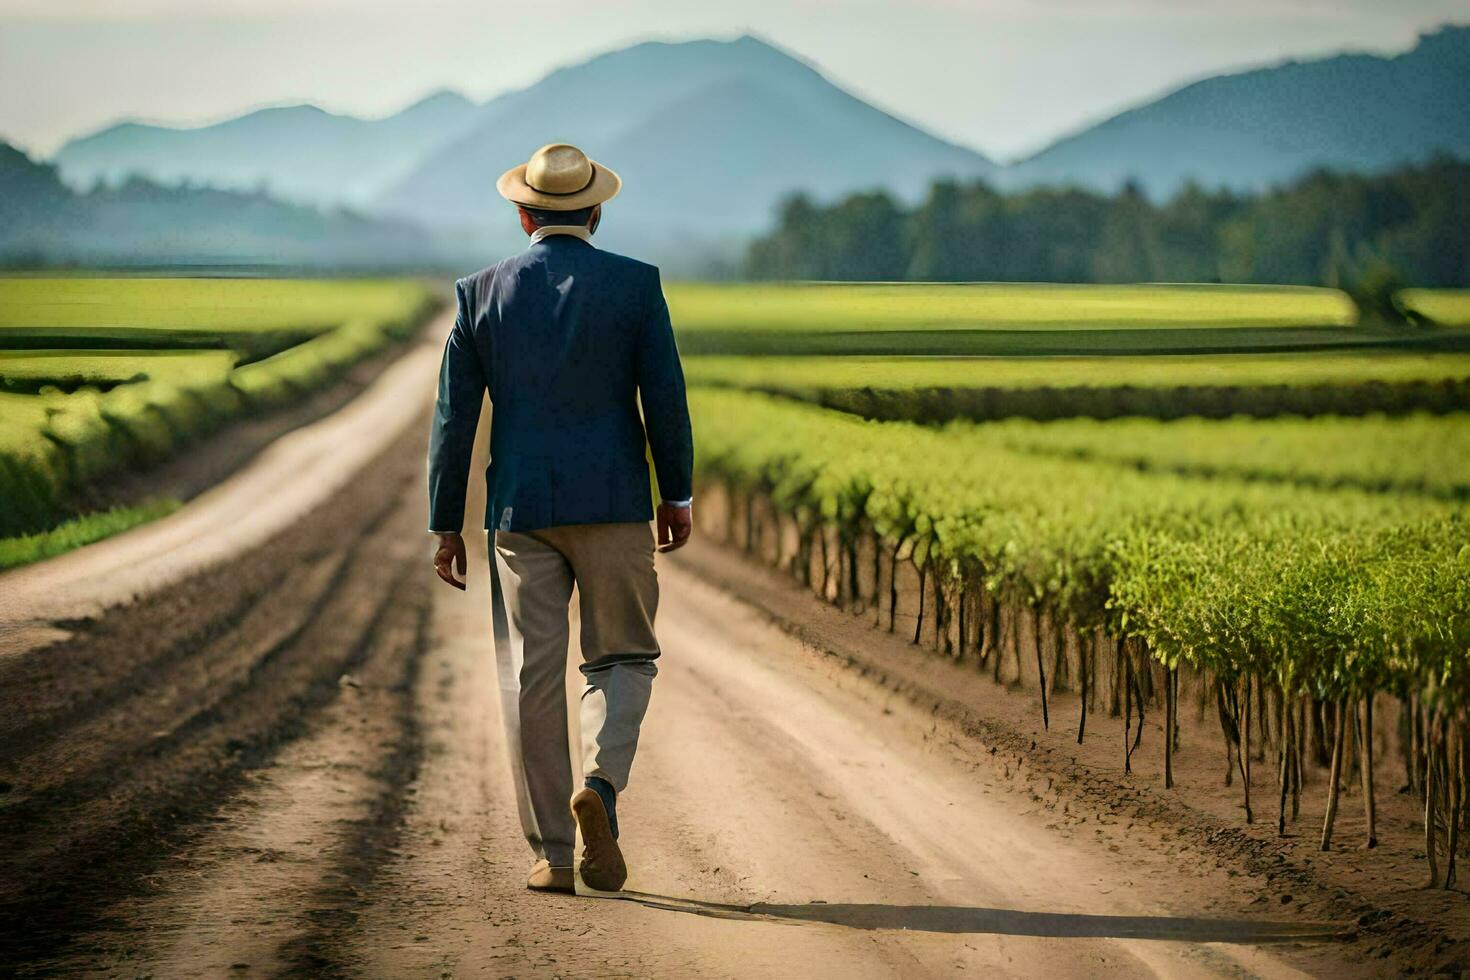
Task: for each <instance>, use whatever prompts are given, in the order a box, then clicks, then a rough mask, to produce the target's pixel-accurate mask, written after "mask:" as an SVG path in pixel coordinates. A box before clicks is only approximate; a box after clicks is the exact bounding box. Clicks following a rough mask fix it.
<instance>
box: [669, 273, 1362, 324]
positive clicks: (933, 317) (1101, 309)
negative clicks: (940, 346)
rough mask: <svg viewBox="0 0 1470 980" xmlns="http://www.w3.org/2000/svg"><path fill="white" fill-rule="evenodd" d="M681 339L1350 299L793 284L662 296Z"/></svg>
mask: <svg viewBox="0 0 1470 980" xmlns="http://www.w3.org/2000/svg"><path fill="white" fill-rule="evenodd" d="M668 299H669V311H670V312H671V313H672V314H673V318H674V323H675V324H676V325H677V326H678V328H679V329H680V330H681V331H684V332H688V333H697V332H699V331H704V330H761V331H772V330H778V331H779V330H797V331H809V330H833V331H843V332H846V331H859V330H1016V329H1022V330H1045V329H1065V330H1077V329H1109V328H1118V327H1128V328H1134V327H1158V328H1179V327H1332V326H1337V327H1345V326H1351V325H1352V324H1353V323H1354V321H1355V319H1356V315H1357V314H1356V310H1355V309H1354V307H1353V304H1352V301H1351V300H1349V299H1348V298H1347V297H1346V296H1345V295H1343V294H1342V293H1340V292H1338V291H1337V290H1333V289H1319V288H1315V287H1304V286H1303V287H1297V286H1172V285H1158V286H1154V285H1143V286H1070V285H1052V284H1029V283H1028V284H1012V283H957V284H953V285H947V284H925V283H918V284H907V283H841V284H837V283H831V284H828V283H791V284H761V285H729V286H725V285H710V284H694V283H680V284H671V285H670V286H669V289H668Z"/></svg>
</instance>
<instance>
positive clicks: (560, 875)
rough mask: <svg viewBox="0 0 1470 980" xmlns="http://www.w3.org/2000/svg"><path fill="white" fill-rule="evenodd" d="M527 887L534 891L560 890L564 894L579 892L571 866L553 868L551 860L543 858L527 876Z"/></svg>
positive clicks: (533, 866)
mask: <svg viewBox="0 0 1470 980" xmlns="http://www.w3.org/2000/svg"><path fill="white" fill-rule="evenodd" d="M526 887H527V888H529V889H531V891H533V892H560V893H561V894H563V895H575V894H576V893H577V884H576V879H575V878H574V877H573V876H572V869H571V868H569V867H563V868H553V867H552V866H551V862H549V861H547V860H546V859H545V858H542V859H541V860H540V861H537V862H536V863H535V864H534V865H532V867H531V873H530V874H529V875H527V876H526Z"/></svg>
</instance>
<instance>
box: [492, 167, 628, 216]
mask: <svg viewBox="0 0 1470 980" xmlns="http://www.w3.org/2000/svg"><path fill="white" fill-rule="evenodd" d="M589 162H590V163H591V164H592V182H591V183H590V184H588V185H587V186H586V187H584V188H582V189H581V190H579V191H575V192H573V193H571V194H545V193H542V192H541V191H538V190H536V188H534V187H532V186H531V185H530V184H528V183H526V164H524V163H523V164H521V165H520V166H519V167H512V168H511V169H509V170H507V171H506V172H505V173H503V174H501V175H500V179H499V180H497V181H496V182H495V189H496V190H497V191H499V192H500V196H501V197H503V198H505V199H506V200H507V201H510V202H511V203H512V204H524V205H525V206H526V207H528V208H540V209H542V210H544V211H580V210H582V209H583V208H590V207H592V206H593V205H594V204H602V203H603V202H604V201H611V200H612V199H613V198H615V197H617V196H618V191H620V190H622V189H623V181H622V178H620V177H619V176H618V175H617V174H615V173H613V172H612V171H611V170H609V169H607V168H606V167H604V166H603V165H602V164H600V163H598V162H597V161H595V160H593V161H589Z"/></svg>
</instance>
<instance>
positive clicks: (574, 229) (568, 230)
mask: <svg viewBox="0 0 1470 980" xmlns="http://www.w3.org/2000/svg"><path fill="white" fill-rule="evenodd" d="M552 235H571V236H572V237H573V238H580V239H582V241H584V242H586V243H587V244H589V245H591V244H592V232H590V231H588V230H587V227H586V226H585V225H543V226H542V227H540V228H537V229H536V230H535V231H534V232H532V233H531V244H532V245H535V244H536V243H537V242H539V241H542V240H543V239H547V238H550V237H551V236H552Z"/></svg>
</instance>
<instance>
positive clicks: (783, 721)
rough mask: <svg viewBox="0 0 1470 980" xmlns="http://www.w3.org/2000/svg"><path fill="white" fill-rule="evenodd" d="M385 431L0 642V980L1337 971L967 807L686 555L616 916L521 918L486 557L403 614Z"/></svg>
mask: <svg viewBox="0 0 1470 980" xmlns="http://www.w3.org/2000/svg"><path fill="white" fill-rule="evenodd" d="M420 360H423V359H422V358H420ZM424 364H428V362H427V361H425V362H424ZM415 370H418V371H424V365H423V364H421V365H418V366H417V367H416V368H415ZM429 370H430V371H431V365H430V366H429ZM423 380H424V381H425V382H426V383H425V385H424V389H423V390H425V391H428V390H430V386H431V383H432V382H431V378H429V377H426V378H425V379H423ZM397 383H399V384H403V383H404V382H403V380H402V379H400V380H399V382H397ZM395 417H396V418H398V420H399V421H398V422H397V423H395V424H396V425H397V426H398V427H399V428H401V433H397V434H395V433H396V430H394V431H390V432H386V433H383V436H384V440H383V445H382V448H381V449H380V451H378V452H377V454H376V455H375V456H372V457H371V458H370V459H368V460H367V465H366V469H364V470H362V471H361V473H360V475H358V476H357V477H356V478H353V479H347V480H344V481H339V482H338V483H336V484H334V487H335V488H336V489H334V491H333V492H332V493H329V494H325V495H323V494H320V493H317V494H315V495H311V494H307V495H305V496H302V495H300V494H297V495H298V496H302V499H303V500H308V501H309V504H308V505H303V506H308V509H306V510H305V511H303V512H302V513H301V514H300V515H299V516H298V517H297V518H295V519H294V521H293V522H292V523H290V524H289V526H285V527H282V528H278V529H276V530H274V531H272V532H271V533H270V535H268V536H266V537H265V538H264V539H263V540H260V541H258V542H256V543H252V544H251V545H250V547H249V548H248V549H247V550H245V551H244V552H242V553H240V554H238V555H237V556H236V557H234V558H233V559H231V560H230V561H228V562H226V563H224V564H214V565H210V564H209V563H208V562H206V561H202V560H201V561H197V562H194V560H193V558H191V557H190V554H189V553H188V549H189V548H190V547H192V546H191V545H190V544H189V542H188V541H187V540H185V541H184V543H183V544H182V545H181V546H180V547H181V548H183V549H184V551H182V552H181V553H180V554H179V556H178V560H179V561H180V562H192V564H189V566H188V567H189V569H190V571H189V574H187V575H184V576H182V577H179V576H175V577H174V579H173V580H172V581H171V584H169V585H168V587H167V588H164V589H161V590H158V591H155V592H152V593H151V594H147V595H144V596H142V597H140V598H138V599H136V600H135V601H131V602H126V603H124V604H122V605H120V606H117V607H114V608H111V609H108V610H107V611H105V612H101V613H98V614H95V615H87V616H83V617H81V618H73V619H51V620H48V621H45V622H42V621H36V620H34V619H33V620H32V621H29V622H22V623H21V625H22V626H23V627H24V630H23V631H22V632H12V633H11V634H9V635H10V637H11V638H12V644H13V645H12V648H11V649H9V650H5V651H0V652H3V653H4V655H3V656H0V699H3V703H0V745H3V747H4V749H3V754H0V950H3V953H0V973H6V974H18V975H64V976H116V977H158V978H162V977H196V976H230V977H251V976H313V977H315V976H368V977H392V978H398V977H450V976H452V977H460V976H465V977H469V976H487V977H508V976H517V977H541V976H588V977H612V976H628V977H692V976H701V977H703V976H709V977H802V978H812V977H829V976H830V977H869V976H872V977H890V976H896V977H929V976H933V977H942V976H954V975H958V974H976V975H985V976H1046V977H1056V976H1089V977H1090V976H1129V977H1132V976H1149V975H1154V976H1168V977H1194V976H1251V975H1258V976H1293V975H1300V971H1305V972H1307V973H1310V974H1317V973H1321V972H1325V971H1326V970H1328V969H1333V970H1334V972H1336V967H1337V966H1339V964H1338V963H1337V960H1336V957H1337V953H1336V951H1337V950H1338V949H1341V948H1343V947H1341V946H1340V945H1339V944H1334V943H1331V942H1328V941H1324V940H1323V938H1322V933H1321V930H1314V929H1313V928H1312V927H1311V924H1310V923H1304V922H1301V921H1292V920H1290V919H1289V918H1284V919H1283V918H1279V917H1278V918H1275V919H1273V918H1272V916H1271V912H1272V911H1273V910H1271V909H1269V908H1268V909H1267V910H1266V911H1265V912H1264V913H1263V912H1262V911H1261V909H1260V903H1259V901H1258V899H1259V896H1256V895H1252V894H1249V892H1248V890H1247V888H1246V887H1245V886H1244V885H1242V884H1240V883H1238V882H1237V881H1236V880H1235V879H1234V878H1233V876H1232V875H1231V874H1230V872H1229V871H1228V870H1225V869H1204V868H1196V867H1182V866H1180V865H1179V863H1178V862H1177V861H1174V860H1171V859H1170V858H1169V857H1168V855H1167V854H1166V853H1165V850H1164V849H1163V848H1161V847H1159V848H1155V847H1154V845H1155V842H1154V841H1150V840H1146V839H1141V836H1142V835H1141V834H1140V835H1136V836H1135V835H1130V834H1128V832H1127V830H1128V829H1127V828H1118V827H1112V828H1108V832H1107V833H1103V832H1102V831H1101V829H1099V830H1098V831H1097V832H1096V833H1095V835H1088V834H1083V833H1078V832H1077V831H1076V829H1075V827H1072V826H1070V825H1068V826H1064V825H1063V823H1062V822H1061V821H1056V820H1055V819H1054V815H1052V814H1050V813H1049V811H1048V810H1047V809H1046V808H1044V807H1041V806H1039V805H1037V804H1036V803H1035V801H1034V800H1030V799H1027V798H1025V797H1024V796H1022V795H1020V794H1018V793H1016V792H1014V791H1012V790H1010V789H1008V788H1006V787H1004V786H1003V785H1001V784H1000V783H999V782H998V781H997V780H996V778H995V776H994V773H993V771H992V769H991V768H990V767H989V766H987V765H983V764H982V762H983V761H984V759H985V752H986V750H985V747H984V746H982V745H978V744H976V743H974V742H973V741H970V740H968V739H966V738H965V737H963V736H961V735H959V734H957V733H954V732H950V731H948V730H946V729H944V728H942V727H940V726H938V725H937V724H936V723H935V721H934V720H933V718H932V717H930V716H928V715H926V714H925V713H923V712H922V711H920V710H919V709H917V708H915V707H914V706H913V705H911V704H910V703H909V702H907V701H906V700H904V699H903V698H901V697H899V696H897V695H895V694H893V693H891V692H889V691H887V690H885V689H884V688H883V687H881V686H880V685H878V684H876V683H873V682H872V681H870V680H869V679H866V678H863V677H861V676H858V674H857V673H856V672H854V671H851V670H848V669H846V668H844V667H843V666H842V665H841V664H840V663H839V662H837V661H836V660H835V659H834V658H832V657H824V656H823V655H821V654H819V653H817V652H815V651H814V650H812V649H810V648H808V647H806V646H804V645H803V644H802V643H800V642H799V641H798V640H796V639H793V638H792V637H791V636H789V635H787V634H786V633H784V632H782V631H781V630H780V629H778V628H777V627H776V626H774V625H772V624H771V622H770V621H768V619H767V618H766V616H764V615H763V614H762V613H761V612H760V611H759V610H758V608H756V607H755V606H752V605H749V604H747V603H746V602H744V601H743V600H742V599H741V598H740V597H739V596H738V595H735V594H732V593H730V592H727V591H724V590H722V589H721V588H720V587H718V586H716V585H715V584H712V582H711V581H710V579H709V578H708V577H707V576H706V575H704V574H702V573H701V572H700V569H705V570H708V569H709V568H710V567H712V566H717V565H719V564H720V563H721V562H739V561H741V560H742V559H740V558H737V557H734V556H731V555H725V554H723V553H720V552H718V551H716V550H715V549H714V546H712V545H708V544H704V543H696V544H695V545H693V546H691V549H690V551H689V552H688V553H686V554H685V555H683V556H677V557H676V558H675V559H674V560H665V559H662V558H661V559H660V563H659V573H660V579H661V583H662V586H663V598H662V603H661V607H660V612H659V622H658V625H659V632H660V637H661V641H662V644H663V646H664V650H665V654H664V657H663V659H662V660H661V662H660V663H661V669H660V674H659V678H658V680H657V682H656V684H655V689H654V690H655V696H654V700H653V705H652V708H651V709H650V713H649V716H648V719H647V723H646V726H645V734H644V740H643V747H642V749H641V751H640V753H639V756H638V760H637V763H636V765H635V767H634V772H633V781H632V785H631V787H630V789H629V792H628V793H627V795H626V796H625V798H624V799H623V801H622V804H621V806H620V808H619V817H620V823H621V824H622V827H623V835H624V836H623V843H624V848H625V852H626V853H627V855H628V858H629V862H630V865H631V877H630V880H629V883H628V890H627V891H626V892H624V893H622V894H621V895H618V896H614V897H607V896H578V897H565V896H559V897H551V896H544V895H533V894H529V893H527V892H526V891H525V889H524V887H523V882H524V875H525V872H526V870H527V867H528V865H529V864H530V854H529V851H528V850H527V848H526V846H525V844H524V842H523V841H522V839H521V836H520V830H519V824H518V821H517V818H516V805H515V800H514V798H513V796H512V795H511V792H510V781H509V775H508V764H507V759H506V751H505V746H504V743H503V739H502V736H501V728H500V721H499V717H498V711H499V699H498V697H497V696H496V693H495V669H494V660H493V656H492V652H491V647H490V629H489V618H490V609H489V594H488V592H489V590H488V584H487V580H486V575H485V554H484V540H483V538H482V537H480V536H478V535H475V536H472V537H471V543H472V545H473V546H474V548H475V554H474V558H473V561H474V564H473V565H472V576H471V589H470V591H469V592H468V593H467V594H461V593H458V592H455V591H453V590H450V589H448V588H445V587H442V586H440V585H439V584H438V583H437V580H436V579H435V578H434V576H433V573H432V571H431V569H430V566H429V548H428V541H427V539H426V537H425V535H424V534H423V530H422V529H423V527H424V504H423V489H422V486H421V481H422V459H423V451H424V441H423V435H424V429H425V426H424V425H423V424H421V423H422V421H423V419H422V412H421V411H419V412H411V413H406V414H404V413H401V412H400V413H399V414H398V415H397V416H395ZM404 419H408V421H407V422H405V421H403V420H404ZM359 424H364V423H361V422H359ZM322 431H327V432H333V431H335V430H332V429H326V430H322ZM304 437H309V436H304ZM359 455H361V454H359ZM358 462H359V464H360V463H361V460H359V461H358ZM278 469H279V467H278ZM277 478H278V479H279V478H280V477H279V475H278V477H277ZM314 479H320V476H317V477H314ZM318 489H320V488H319V487H318ZM280 492H281V493H294V492H295V491H293V490H292V488H290V487H282V488H280ZM200 503H201V506H210V504H209V503H208V501H207V499H206V498H201V502H200ZM194 506H195V505H191V508H192V507H194ZM475 506H476V504H475V503H474V502H472V503H471V508H472V509H473V508H474V507H475ZM197 515H198V511H197V510H196V511H194V513H193V514H192V515H191V514H190V513H189V508H186V511H185V512H184V513H183V515H182V516H181V518H180V520H181V521H196V520H197V519H198V517H197ZM185 526H187V527H193V526H195V525H194V524H185ZM265 526H267V525H265V524H263V525H262V527H265ZM158 533H160V534H164V535H168V534H176V533H177V532H175V531H171V530H170V529H169V528H164V529H163V530H162V531H161V532H158ZM186 537H187V536H186ZM123 546H125V547H126V548H127V549H137V548H144V550H147V546H148V541H147V540H142V539H141V538H140V539H138V540H135V541H133V542H131V543H129V542H123V545H122V546H116V547H123ZM100 553H101V554H103V555H104V556H106V555H107V554H109V553H110V552H105V551H104V552H100ZM150 553H151V554H153V555H154V557H153V558H151V559H150V561H151V562H152V563H153V564H152V565H150V566H149V567H150V569H151V568H152V567H154V565H157V566H158V567H164V566H166V564H167V562H166V561H165V559H166V558H167V553H166V550H165V551H158V550H157V549H154V551H153V552H150ZM84 556H85V552H83V553H79V554H78V555H77V556H75V557H73V558H72V559H70V560H71V561H72V562H74V563H76V564H77V565H78V566H79V567H87V559H86V558H85V557H84ZM195 557H197V556H195ZM109 560H110V559H109ZM53 567H59V566H53ZM94 570H95V569H94ZM44 574H46V575H54V574H56V573H55V572H54V571H46V572H45V573H44ZM149 574H150V575H151V574H153V573H152V572H151V571H150V572H149ZM39 580H40V579H37V581H39ZM12 581H14V580H12ZM812 601H813V602H815V600H812ZM573 635H574V636H575V631H573ZM38 637H41V638H43V639H45V642H42V641H40V640H38V639H37V638H38ZM17 638H23V639H24V641H25V642H24V643H23V644H21V643H20V642H19V641H18V639H17ZM3 639H4V637H3V636H0V640H3ZM573 659H575V651H574V653H573ZM570 676H571V677H572V678H575V677H576V676H577V675H576V674H575V672H574V671H571V672H570ZM569 690H570V692H571V693H570V696H571V697H573V698H574V697H575V696H576V691H575V688H574V687H572V686H570V685H569ZM573 717H575V713H574V714H573ZM572 744H576V740H575V739H574V740H573V743H572ZM1120 843H1121V844H1122V845H1123V846H1120ZM1155 851H1156V852H1157V853H1154V852H1155Z"/></svg>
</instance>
